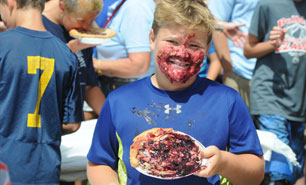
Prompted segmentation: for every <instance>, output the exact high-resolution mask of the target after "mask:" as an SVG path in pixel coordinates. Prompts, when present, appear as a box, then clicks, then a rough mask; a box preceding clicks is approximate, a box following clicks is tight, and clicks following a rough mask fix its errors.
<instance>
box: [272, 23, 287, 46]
mask: <svg viewBox="0 0 306 185" xmlns="http://www.w3.org/2000/svg"><path fill="white" fill-rule="evenodd" d="M286 33H287V30H286V29H283V28H280V27H277V26H274V27H273V29H272V30H271V31H270V42H271V44H272V45H273V46H274V47H275V49H276V48H279V47H280V46H281V45H282V42H283V41H284V38H285V35H286Z"/></svg>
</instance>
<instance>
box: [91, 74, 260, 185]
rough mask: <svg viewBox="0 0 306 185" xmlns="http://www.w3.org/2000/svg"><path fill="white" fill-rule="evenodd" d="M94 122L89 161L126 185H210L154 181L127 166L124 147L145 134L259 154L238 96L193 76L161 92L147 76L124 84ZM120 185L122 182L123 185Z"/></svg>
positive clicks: (204, 181)
mask: <svg viewBox="0 0 306 185" xmlns="http://www.w3.org/2000/svg"><path fill="white" fill-rule="evenodd" d="M100 115H101V116H100V117H99V119H98V122H97V125H96V128H95V132H94V136H93V141H92V145H91V148H90V151H89V153H88V155H87V158H88V160H89V161H91V162H93V163H96V164H101V165H108V166H110V167H111V168H112V169H114V170H118V176H119V179H120V181H122V182H125V181H126V184H127V185H140V184H158V185H166V184H167V185H171V184H175V185H186V184H188V185H198V184H216V183H218V182H219V180H220V178H219V176H218V175H216V176H213V177H210V178H201V177H198V176H193V175H191V176H188V177H185V178H181V179H177V180H171V181H169V180H160V179H155V178H152V177H148V176H145V175H142V174H140V173H139V172H138V171H137V170H136V169H135V168H133V167H131V165H130V161H129V153H130V146H131V144H132V143H133V139H134V138H135V136H137V135H138V134H140V133H142V132H143V131H145V130H148V129H151V128H154V127H161V128H173V129H174V130H177V131H181V132H184V133H187V134H189V135H191V136H192V137H194V138H195V139H197V140H199V141H200V142H201V143H202V144H203V145H204V146H210V145H215V146H217V147H218V148H220V149H221V150H226V148H227V147H228V150H229V151H230V152H232V153H236V154H242V153H252V154H256V155H262V150H261V146H260V143H259V140H258V136H257V133H256V130H255V127H254V123H253V121H252V119H251V116H250V114H249V112H248V109H247V107H246V105H245V104H244V102H243V100H242V98H241V97H240V96H239V94H238V93H237V92H236V91H235V90H233V89H231V88H229V87H226V86H224V85H222V84H219V83H218V82H215V81H211V80H208V79H206V78H200V77H198V78H197V80H196V81H195V82H194V83H193V84H192V85H191V86H190V87H189V88H187V89H185V90H181V91H165V90H161V89H158V88H156V87H154V86H153V85H152V83H151V80H150V77H147V78H144V79H142V80H139V81H136V82H133V83H130V84H128V85H125V86H123V87H121V88H118V89H117V90H115V91H113V92H112V93H110V94H109V96H108V97H107V100H106V102H105V103H104V105H103V108H102V110H101V114H100ZM123 184H125V183H123Z"/></svg>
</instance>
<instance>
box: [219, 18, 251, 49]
mask: <svg viewBox="0 0 306 185" xmlns="http://www.w3.org/2000/svg"><path fill="white" fill-rule="evenodd" d="M222 25H223V33H224V34H225V36H226V37H227V38H229V39H230V40H232V41H233V43H234V44H235V46H237V47H241V48H243V46H244V42H245V40H246V36H247V34H246V33H244V32H242V31H241V30H240V29H239V27H241V26H244V25H245V24H242V23H241V24H240V23H231V22H223V23H222Z"/></svg>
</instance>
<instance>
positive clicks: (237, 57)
mask: <svg viewBox="0 0 306 185" xmlns="http://www.w3.org/2000/svg"><path fill="white" fill-rule="evenodd" d="M257 1H258V0H211V1H209V2H208V8H209V9H210V11H211V12H212V14H213V15H214V16H215V18H216V19H219V20H222V21H225V22H233V23H245V26H241V27H240V28H239V29H241V31H242V32H244V33H245V34H248V28H249V27H250V22H251V19H252V15H253V12H254V9H255V6H256V4H257ZM228 48H229V51H230V55H231V60H232V63H233V72H234V73H236V74H238V75H239V76H242V77H243V78H246V79H248V80H250V79H251V78H252V74H253V70H254V67H255V63H256V59H255V58H253V59H247V58H245V56H244V54H243V48H241V47H237V46H235V45H234V43H233V42H232V41H231V40H229V39H228Z"/></svg>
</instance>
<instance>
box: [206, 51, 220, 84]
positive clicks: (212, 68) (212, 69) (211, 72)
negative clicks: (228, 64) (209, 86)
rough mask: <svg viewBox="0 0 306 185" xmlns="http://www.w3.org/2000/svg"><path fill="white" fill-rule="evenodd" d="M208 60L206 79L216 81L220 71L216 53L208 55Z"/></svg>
mask: <svg viewBox="0 0 306 185" xmlns="http://www.w3.org/2000/svg"><path fill="white" fill-rule="evenodd" d="M208 58H209V61H210V65H209V68H208V72H207V78H208V79H211V80H216V79H217V77H218V76H219V75H220V73H221V70H222V66H221V63H220V60H219V58H218V56H217V53H216V52H214V53H211V54H210V55H208Z"/></svg>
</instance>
